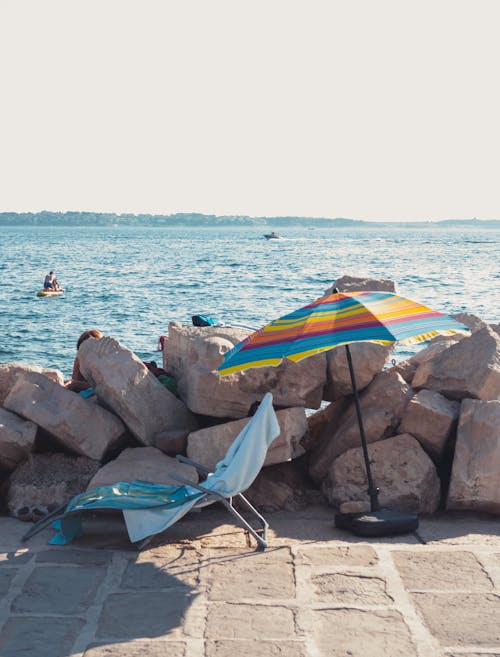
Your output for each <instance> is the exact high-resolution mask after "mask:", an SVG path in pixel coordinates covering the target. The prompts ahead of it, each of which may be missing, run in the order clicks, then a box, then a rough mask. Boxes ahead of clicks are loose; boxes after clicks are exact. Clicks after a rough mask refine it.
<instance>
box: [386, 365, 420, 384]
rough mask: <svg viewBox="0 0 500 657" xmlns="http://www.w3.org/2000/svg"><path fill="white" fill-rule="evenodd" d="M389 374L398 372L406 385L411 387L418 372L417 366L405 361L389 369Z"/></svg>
mask: <svg viewBox="0 0 500 657" xmlns="http://www.w3.org/2000/svg"><path fill="white" fill-rule="evenodd" d="M387 371H388V372H397V374H399V376H400V377H401V378H402V379H403V381H406V383H408V384H410V385H411V382H412V380H413V377H414V375H415V372H416V371H417V367H416V365H412V364H411V363H409V362H408V361H407V360H403V361H401V362H400V363H397V365H394V366H393V367H390V368H388V370H387Z"/></svg>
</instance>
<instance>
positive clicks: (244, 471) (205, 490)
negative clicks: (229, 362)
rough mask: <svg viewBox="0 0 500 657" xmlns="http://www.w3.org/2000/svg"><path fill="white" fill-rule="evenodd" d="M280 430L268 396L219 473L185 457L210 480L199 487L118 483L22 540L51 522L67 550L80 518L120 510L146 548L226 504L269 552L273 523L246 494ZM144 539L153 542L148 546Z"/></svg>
mask: <svg viewBox="0 0 500 657" xmlns="http://www.w3.org/2000/svg"><path fill="white" fill-rule="evenodd" d="M279 433H280V428H279V424H278V420H277V418H276V414H275V412H274V409H273V405H272V395H271V394H270V393H267V394H266V395H265V397H264V399H263V400H262V402H261V404H260V406H259V408H258V410H257V412H256V413H255V415H254V416H253V417H252V418H251V419H250V421H249V422H248V423H247V424H246V425H245V427H244V428H243V430H242V431H241V432H240V433H239V434H238V436H237V437H236V438H235V440H234V441H233V443H232V444H231V446H230V447H229V449H228V451H227V453H226V456H225V457H224V459H223V460H222V461H219V463H217V465H216V468H215V471H214V472H213V473H211V472H209V471H208V469H207V468H205V467H204V466H202V465H200V464H197V463H194V461H191V460H190V459H187V458H185V457H182V456H178V457H177V458H178V459H179V460H180V461H183V462H185V463H189V464H190V465H193V466H194V467H196V468H197V470H198V471H199V472H202V473H206V474H207V475H208V476H207V478H206V480H205V481H203V482H202V483H200V484H193V483H190V482H188V481H185V480H183V479H182V478H180V477H179V476H177V475H175V476H174V475H173V474H172V475H171V476H172V478H174V479H175V480H176V481H178V482H179V484H180V485H179V486H165V485H159V484H151V483H148V482H142V481H134V482H132V483H125V482H119V483H117V484H114V485H113V486H104V487H102V488H96V489H95V490H92V491H88V492H86V493H82V494H80V495H77V496H76V497H74V498H73V499H72V500H70V502H69V503H68V504H65V505H63V506H62V507H60V508H59V509H56V510H55V511H53V512H52V513H51V514H49V515H48V516H45V517H44V518H42V519H41V520H40V521H39V522H38V523H36V524H35V525H34V526H33V527H31V529H30V530H29V531H28V532H27V533H26V534H25V535H24V536H23V541H24V540H27V539H28V538H30V537H31V536H34V535H35V534H36V533H38V532H39V531H41V530H42V529H44V528H45V527H48V526H49V525H50V524H51V523H52V524H53V526H54V528H55V529H57V530H58V531H57V534H56V535H55V536H54V537H53V538H52V539H51V540H50V543H51V544H56V545H65V544H67V543H69V542H70V541H71V540H72V539H73V538H77V537H79V536H81V535H82V534H83V530H82V527H81V522H80V515H81V513H82V512H83V511H85V510H90V509H92V510H95V509H121V510H122V512H123V517H124V520H125V524H126V526H127V531H128V535H129V537H130V540H131V541H132V542H133V543H135V542H137V541H143V543H142V544H141V546H140V547H143V546H144V544H145V543H146V542H149V538H148V537H151V536H153V535H154V534H158V533H159V532H162V531H164V530H165V529H167V528H168V527H170V526H171V525H173V524H174V523H175V522H177V520H179V519H180V518H182V516H184V515H185V514H186V513H187V512H188V511H190V510H191V509H193V508H199V507H203V506H207V505H209V504H213V503H214V502H222V504H224V506H225V507H226V508H227V509H228V511H229V512H230V513H231V514H232V515H233V517H234V518H235V519H236V521H237V522H238V523H239V524H240V525H242V526H243V527H244V528H245V529H246V530H247V531H248V532H249V533H250V534H252V536H253V537H254V538H255V540H256V541H257V543H258V545H259V546H260V547H262V548H265V547H267V529H268V524H267V522H266V520H265V519H264V518H263V517H262V516H261V514H260V513H258V511H257V510H256V509H255V508H254V507H253V506H252V505H251V504H250V502H249V501H248V500H247V499H246V498H245V497H244V496H243V495H242V491H245V490H246V489H247V488H248V487H249V486H250V485H251V484H252V482H253V481H254V479H255V477H256V476H257V475H258V473H259V471H260V469H261V467H262V465H263V463H264V460H265V458H266V453H267V449H268V447H269V445H270V444H271V443H272V441H273V440H274V439H275V438H276V437H277V436H278V435H279ZM233 498H237V499H238V500H239V501H240V503H241V504H242V506H243V507H245V508H246V510H247V511H249V512H250V515H251V516H252V517H253V520H254V521H256V522H257V523H258V524H259V525H260V528H259V529H257V530H256V529H254V528H253V527H252V526H251V525H250V523H249V522H248V521H247V520H245V518H244V517H243V516H242V515H241V513H239V511H238V510H237V509H236V508H235V507H234V505H233ZM144 539H148V540H147V541H144Z"/></svg>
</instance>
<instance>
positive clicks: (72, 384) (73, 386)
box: [64, 329, 104, 392]
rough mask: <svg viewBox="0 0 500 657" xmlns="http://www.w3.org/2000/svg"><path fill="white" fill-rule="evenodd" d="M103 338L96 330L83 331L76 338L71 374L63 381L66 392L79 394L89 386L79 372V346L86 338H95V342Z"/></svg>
mask: <svg viewBox="0 0 500 657" xmlns="http://www.w3.org/2000/svg"><path fill="white" fill-rule="evenodd" d="M102 337H104V335H103V334H102V333H101V331H98V330H97V329H90V330H89V331H84V332H83V333H82V334H81V336H80V337H79V338H78V341H77V343H76V354H77V355H76V358H75V360H74V362H73V372H72V374H71V379H69V380H68V381H65V383H64V387H65V388H68V390H72V391H73V392H81V391H82V390H88V389H89V388H90V387H91V385H90V383H89V382H88V381H86V380H85V377H84V376H83V374H82V373H81V371H80V363H79V361H78V349H79V348H80V345H81V344H82V343H83V342H85V340H88V338H95V339H96V340H99V339H100V338H102Z"/></svg>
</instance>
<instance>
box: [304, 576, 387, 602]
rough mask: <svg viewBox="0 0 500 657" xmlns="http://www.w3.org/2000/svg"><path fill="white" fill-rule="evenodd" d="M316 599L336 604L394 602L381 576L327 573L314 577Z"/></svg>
mask: <svg viewBox="0 0 500 657" xmlns="http://www.w3.org/2000/svg"><path fill="white" fill-rule="evenodd" d="M312 583H313V585H314V589H315V599H316V600H317V601H318V602H329V603H334V604H335V605H356V606H360V605H380V606H387V605H390V604H392V603H393V601H394V600H393V598H392V597H391V596H390V595H388V594H387V592H386V584H385V581H384V580H383V579H381V578H380V577H366V576H364V575H348V574H345V573H325V574H323V575H315V576H314V577H313V578H312Z"/></svg>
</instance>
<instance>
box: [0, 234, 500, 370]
mask: <svg viewBox="0 0 500 657" xmlns="http://www.w3.org/2000/svg"><path fill="white" fill-rule="evenodd" d="M265 232H268V230H267V229H266V227H255V226H250V227H217V228H205V227H203V228H199V227H196V228H195V227H190V228H168V227H161V228H160V227H155V228H149V227H118V226H116V227H91V228H90V227H89V228H80V227H75V228H61V227H59V228H47V227H43V228H42V227H32V226H31V227H0V272H1V278H0V310H1V317H0V362H1V363H6V362H14V361H15V362H24V363H29V364H33V365H40V366H43V367H56V368H58V369H61V370H62V371H63V373H64V374H65V376H68V377H69V375H70V373H71V368H72V363H73V358H74V356H75V349H76V341H77V339H78V336H79V335H80V333H82V332H83V331H84V330H86V329H90V328H97V329H100V330H101V331H102V332H103V333H105V334H106V335H111V336H114V337H115V338H117V339H118V340H119V341H120V342H122V343H123V344H124V345H126V346H127V347H129V348H130V349H132V350H133V351H134V352H135V353H136V354H137V355H138V356H139V357H140V358H142V359H143V360H157V361H159V362H160V363H161V357H160V355H159V354H158V353H157V352H156V347H157V342H158V338H159V336H160V335H164V334H167V333H168V324H169V322H171V321H178V322H183V323H186V324H191V316H192V315H195V314H205V315H210V316H212V317H214V318H216V319H218V320H219V321H221V322H224V323H225V324H227V325H231V324H236V325H244V326H248V327H254V328H258V327H260V326H262V325H263V324H265V323H267V322H268V321H270V320H272V319H274V318H276V317H279V316H281V315H283V314H286V313H289V312H291V311H293V310H295V309H296V308H299V307H301V306H303V305H305V304H307V303H309V302H311V301H313V300H314V299H316V298H317V297H319V296H321V295H322V294H323V292H324V290H326V289H327V288H328V287H329V286H330V285H331V283H332V282H333V281H334V280H335V279H336V278H338V277H340V276H342V275H344V274H348V275H351V276H369V277H376V278H377V277H381V278H389V279H392V280H394V281H395V282H396V284H397V290H398V292H399V293H400V294H402V295H404V296H408V297H410V298H412V299H415V300H418V301H421V302H423V303H425V304H427V305H429V306H431V307H433V308H435V309H437V310H440V311H441V312H445V313H448V314H452V313H457V312H463V311H467V312H471V313H474V314H475V315H478V316H479V317H481V318H482V319H484V320H485V321H488V322H498V321H499V318H500V301H499V294H498V283H499V278H500V273H499V252H500V249H499V246H500V231H498V230H487V229H483V230H478V229H473V228H470V227H467V228H460V229H457V228H453V229H452V228H450V229H437V228H432V229H427V228H419V229H415V228H412V229H409V228H399V227H395V228H392V229H391V228H384V229H380V228H375V227H374V228H370V227H368V228H362V229H355V230H353V229H337V228H326V229H323V228H308V227H294V228H286V229H281V230H280V233H281V234H282V235H283V238H284V239H280V240H266V239H265V238H264V233H265ZM49 270H54V271H55V273H56V276H57V279H58V280H59V282H60V284H61V286H62V287H64V288H65V294H64V296H62V297H58V298H40V297H37V296H36V292H37V291H38V290H40V289H42V288H43V279H44V277H45V275H46V274H47V273H48V272H49ZM418 348H421V347H418ZM413 349H414V348H413V347H399V348H398V350H397V351H396V356H397V359H400V358H402V357H404V356H406V355H408V354H409V353H412V351H413Z"/></svg>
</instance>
